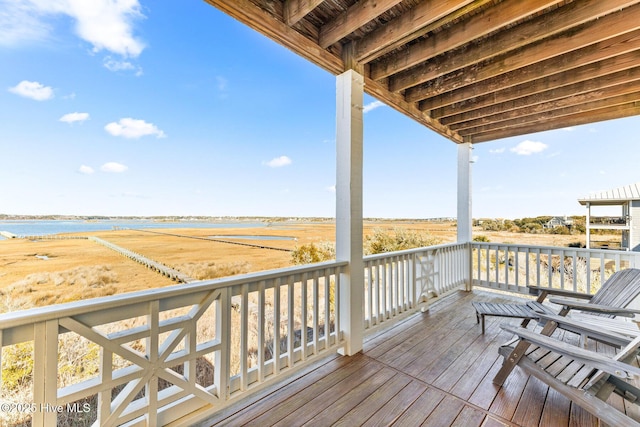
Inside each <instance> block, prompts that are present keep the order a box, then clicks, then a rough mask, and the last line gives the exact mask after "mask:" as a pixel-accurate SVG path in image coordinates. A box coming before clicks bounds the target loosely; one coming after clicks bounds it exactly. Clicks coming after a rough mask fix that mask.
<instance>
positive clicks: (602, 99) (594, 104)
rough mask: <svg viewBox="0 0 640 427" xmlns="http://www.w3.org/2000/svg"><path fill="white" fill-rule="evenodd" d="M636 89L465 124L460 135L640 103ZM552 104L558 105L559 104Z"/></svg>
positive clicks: (587, 96) (585, 96)
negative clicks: (480, 122)
mask: <svg viewBox="0 0 640 427" xmlns="http://www.w3.org/2000/svg"><path fill="white" fill-rule="evenodd" d="M635 89H636V91H631V92H630V93H627V94H624V95H618V96H612V93H609V92H606V94H603V92H602V91H598V92H596V93H589V94H583V95H579V96H577V97H569V98H566V99H564V100H563V103H565V104H570V103H573V102H577V104H575V105H571V106H568V107H563V108H555V109H552V110H547V111H542V110H543V109H544V108H545V107H547V105H545V104H543V105H539V106H536V108H535V109H533V110H529V111H523V112H521V114H518V115H517V116H515V118H512V119H510V120H502V121H496V122H493V123H491V124H487V125H482V126H475V127H466V124H465V129H458V133H459V134H460V135H461V136H463V137H464V136H472V135H477V134H480V133H487V132H493V131H497V130H500V129H508V128H514V127H519V126H527V125H529V124H532V123H538V122H542V121H546V120H553V119H558V118H560V117H563V116H570V115H574V114H577V113H586V112H589V111H594V110H600V109H603V108H609V107H615V106H617V105H625V104H629V103H632V102H636V101H640V91H638V89H640V84H636V85H635ZM627 90H631V88H627V89H625V91H627ZM576 98H577V99H576ZM586 99H593V101H589V102H584V100H586ZM550 104H557V102H556V103H550ZM538 109H540V110H541V111H540V112H538V113H536V114H531V111H537V110H538Z"/></svg>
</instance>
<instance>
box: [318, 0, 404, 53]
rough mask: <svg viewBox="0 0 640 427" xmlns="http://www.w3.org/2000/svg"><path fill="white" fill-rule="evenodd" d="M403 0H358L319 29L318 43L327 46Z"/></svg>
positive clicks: (323, 46)
mask: <svg viewBox="0 0 640 427" xmlns="http://www.w3.org/2000/svg"><path fill="white" fill-rule="evenodd" d="M402 1H403V0H360V1H359V2H357V3H355V4H354V5H353V6H351V7H350V8H349V9H347V10H345V11H344V12H342V13H341V14H340V15H338V16H337V17H336V18H335V19H334V20H333V21H330V22H328V23H327V24H325V25H323V26H322V28H321V29H320V40H319V44H320V46H321V47H322V48H327V47H329V46H331V45H332V44H334V43H336V42H338V41H340V40H341V39H342V38H344V37H345V36H347V35H349V34H351V33H352V32H354V31H355V30H357V29H358V28H360V27H362V26H363V25H365V24H366V23H367V22H369V21H372V20H374V19H376V18H377V17H378V15H380V14H382V13H384V12H386V11H387V10H389V9H391V8H392V7H393V6H395V5H397V4H398V3H401V2H402Z"/></svg>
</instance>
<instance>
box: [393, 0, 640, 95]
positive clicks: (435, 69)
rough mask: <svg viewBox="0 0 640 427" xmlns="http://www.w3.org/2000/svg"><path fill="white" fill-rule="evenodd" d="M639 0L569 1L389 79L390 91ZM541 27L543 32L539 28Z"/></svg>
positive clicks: (507, 49)
mask: <svg viewBox="0 0 640 427" xmlns="http://www.w3.org/2000/svg"><path fill="white" fill-rule="evenodd" d="M636 3H638V0H634V1H630V0H605V1H603V0H587V1H581V2H573V3H569V4H567V5H565V6H563V7H560V8H558V9H556V10H554V11H553V13H547V14H544V15H540V16H538V17H537V18H534V19H532V20H530V21H527V22H524V23H522V24H520V25H518V26H517V27H515V28H512V29H510V30H509V31H508V32H505V31H503V32H500V33H498V34H496V35H495V36H493V37H491V38H489V39H488V40H487V41H486V42H484V43H482V44H476V45H473V46H471V47H469V48H468V49H466V50H464V51H463V52H457V51H454V52H451V53H449V54H447V56H446V58H443V59H442V60H439V61H437V62H435V61H434V62H427V63H424V64H420V65H418V66H416V67H412V68H409V69H407V70H404V71H402V72H400V73H398V74H396V75H393V76H391V77H390V79H389V90H391V91H393V92H398V91H400V90H403V89H406V88H408V87H411V86H416V85H418V84H420V83H424V82H427V81H429V80H432V79H435V78H437V77H440V76H443V75H445V74H448V73H451V72H453V71H456V70H459V69H462V68H465V67H468V66H470V65H472V64H476V63H479V62H481V61H484V60H487V59H489V58H492V57H494V56H498V55H501V54H504V53H506V52H509V51H514V50H516V49H518V48H520V47H522V46H525V45H527V44H531V43H534V42H536V41H538V40H542V39H543V38H546V37H550V36H552V35H554V34H558V33H561V32H563V31H566V30H568V29H570V28H573V27H577V26H578V25H581V24H584V23H585V22H588V21H590V20H592V19H593V18H594V17H596V18H600V17H602V16H605V15H607V14H610V13H612V12H616V11H618V10H620V9H621V8H624V7H628V6H630V5H633V4H636ZM542 29H544V31H543V30H542ZM418 93H419V92H416V91H414V92H410V93H409V94H407V101H411V102H413V101H418V100H419V97H416V96H417V94H418Z"/></svg>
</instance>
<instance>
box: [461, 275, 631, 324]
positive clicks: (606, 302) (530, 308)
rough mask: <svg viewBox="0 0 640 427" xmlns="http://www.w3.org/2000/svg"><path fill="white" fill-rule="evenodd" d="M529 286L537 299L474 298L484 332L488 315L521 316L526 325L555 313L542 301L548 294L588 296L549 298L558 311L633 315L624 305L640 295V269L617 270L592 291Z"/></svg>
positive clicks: (474, 305) (474, 304)
mask: <svg viewBox="0 0 640 427" xmlns="http://www.w3.org/2000/svg"><path fill="white" fill-rule="evenodd" d="M529 290H530V291H531V292H532V293H537V294H538V299H537V300H536V301H530V302H527V303H521V304H503V303H491V302H473V303H472V305H473V307H474V309H475V310H476V320H477V321H478V323H480V322H482V333H483V334H484V318H485V316H500V317H516V318H522V319H524V321H523V322H522V326H526V325H527V323H528V322H529V320H531V319H538V318H539V316H538V314H539V313H547V314H556V313H553V312H552V310H551V309H550V308H549V307H548V306H546V305H543V304H542V303H543V302H544V301H545V299H546V298H547V296H549V295H557V296H560V297H570V298H574V299H575V298H578V299H582V300H586V302H579V301H575V300H567V299H563V298H550V299H549V301H550V302H552V303H556V304H560V305H562V306H563V308H562V310H561V311H560V313H557V314H561V315H565V314H566V313H568V312H569V310H571V309H575V310H582V311H588V312H590V313H591V314H596V315H599V316H605V317H614V316H629V317H632V316H633V315H634V313H633V312H630V311H629V310H626V309H625V308H626V307H627V305H629V304H630V303H631V302H632V301H633V300H634V299H635V298H636V297H637V296H638V295H640V269H637V268H628V269H625V270H620V271H617V272H615V273H614V274H612V275H611V276H610V277H609V278H608V279H607V280H606V281H605V282H604V283H603V284H602V286H601V287H600V289H599V290H598V292H596V293H595V294H593V295H589V294H583V293H579V292H572V291H568V290H564V289H553V288H540V287H535V286H529Z"/></svg>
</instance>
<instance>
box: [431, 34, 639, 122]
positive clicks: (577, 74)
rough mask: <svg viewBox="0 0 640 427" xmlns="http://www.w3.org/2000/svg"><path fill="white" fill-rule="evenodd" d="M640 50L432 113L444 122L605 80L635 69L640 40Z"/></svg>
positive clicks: (477, 97) (480, 96) (508, 88)
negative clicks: (508, 102)
mask: <svg viewBox="0 0 640 427" xmlns="http://www.w3.org/2000/svg"><path fill="white" fill-rule="evenodd" d="M638 49H639V50H634V51H632V52H629V53H625V54H622V55H619V56H616V57H614V58H612V59H611V60H609V61H599V62H594V63H591V64H587V65H583V66H581V67H578V68H574V69H571V70H569V71H564V72H560V73H556V74H553V75H551V76H548V77H543V78H540V79H537V80H533V81H529V82H526V83H522V84H519V85H517V86H512V87H507V88H505V89H502V90H496V91H495V92H493V93H489V94H486V95H484V94H483V95H479V96H476V97H473V100H469V101H467V102H463V103H457V104H454V105H447V106H446V107H442V108H438V109H435V110H432V112H431V116H432V117H434V118H438V119H442V118H444V117H448V116H452V115H454V114H462V113H464V112H467V111H471V110H477V109H479V108H483V107H488V106H491V105H495V104H498V103H501V102H507V101H510V100H512V99H516V98H521V97H524V96H529V95H535V94H536V93H540V92H544V91H546V90H549V88H560V87H562V86H567V85H570V84H574V83H578V82H582V81H585V80H591V79H595V78H599V77H604V76H606V75H609V74H613V73H617V72H618V71H623V70H627V69H629V68H634V67H636V66H637V65H638V64H639V63H640V39H639V40H638ZM420 107H421V108H422V107H423V105H422V104H421V105H420Z"/></svg>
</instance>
